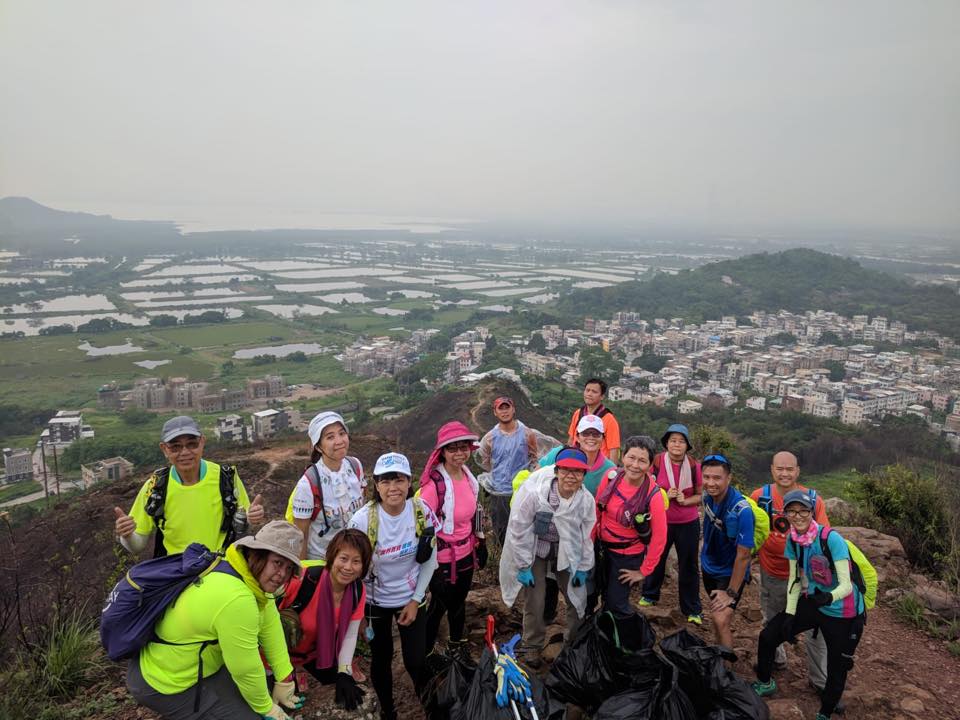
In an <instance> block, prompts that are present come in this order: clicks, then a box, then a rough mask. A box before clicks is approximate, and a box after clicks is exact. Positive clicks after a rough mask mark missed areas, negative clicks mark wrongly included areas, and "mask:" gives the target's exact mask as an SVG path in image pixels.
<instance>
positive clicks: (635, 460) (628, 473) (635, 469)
mask: <svg viewBox="0 0 960 720" xmlns="http://www.w3.org/2000/svg"><path fill="white" fill-rule="evenodd" d="M652 463H653V458H651V457H650V453H649V452H647V450H646V448H638V447H632V448H630V449H629V450H627V452H626V453H624V455H623V470H624V477H626V479H627V480H629V481H631V482H640V481H641V480H643V478H644V476H646V474H647V473H648V472H650V465H651V464H652Z"/></svg>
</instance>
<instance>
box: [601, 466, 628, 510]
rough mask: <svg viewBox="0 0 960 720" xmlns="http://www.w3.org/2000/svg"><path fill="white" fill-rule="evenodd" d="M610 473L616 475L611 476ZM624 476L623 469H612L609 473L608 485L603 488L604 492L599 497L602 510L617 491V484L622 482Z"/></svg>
mask: <svg viewBox="0 0 960 720" xmlns="http://www.w3.org/2000/svg"><path fill="white" fill-rule="evenodd" d="M610 473H614V476H613V477H612V478H611V477H610ZM622 477H623V470H610V471H609V472H608V473H607V486H606V487H605V488H604V489H603V494H602V495H600V496H599V497H598V498H597V505H599V506H600V509H601V510H602V509H603V508H604V507H605V506H606V504H607V503H608V502H610V498H612V497H613V494H614V493H615V492H616V491H617V486H618V485H619V484H620V479H621V478H622Z"/></svg>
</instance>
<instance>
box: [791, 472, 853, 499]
mask: <svg viewBox="0 0 960 720" xmlns="http://www.w3.org/2000/svg"><path fill="white" fill-rule="evenodd" d="M800 482H801V483H802V484H803V485H806V486H807V487H810V488H813V489H814V490H816V491H817V492H818V493H820V494H821V495H823V496H824V497H825V498H831V497H839V498H842V499H844V500H849V501H853V496H852V495H851V493H850V488H849V485H850V484H851V483H854V482H857V475H856V473H854V471H853V470H834V471H832V472H829V473H824V474H822V475H803V474H801V475H800Z"/></svg>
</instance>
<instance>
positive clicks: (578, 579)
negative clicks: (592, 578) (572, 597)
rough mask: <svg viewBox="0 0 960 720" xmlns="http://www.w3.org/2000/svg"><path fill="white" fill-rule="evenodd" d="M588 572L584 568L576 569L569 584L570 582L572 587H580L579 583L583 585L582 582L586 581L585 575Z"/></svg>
mask: <svg viewBox="0 0 960 720" xmlns="http://www.w3.org/2000/svg"><path fill="white" fill-rule="evenodd" d="M589 574H590V573H588V572H587V571H586V570H577V571H576V572H575V573H574V574H573V581H572V583H571V584H572V585H573V586H574V587H580V586H581V585H583V584H585V583H586V582H587V576H588V575H589Z"/></svg>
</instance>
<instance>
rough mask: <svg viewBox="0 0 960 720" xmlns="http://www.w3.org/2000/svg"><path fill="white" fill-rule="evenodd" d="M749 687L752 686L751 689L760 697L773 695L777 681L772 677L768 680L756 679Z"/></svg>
mask: <svg viewBox="0 0 960 720" xmlns="http://www.w3.org/2000/svg"><path fill="white" fill-rule="evenodd" d="M750 687H752V688H753V691H754V692H755V693H756V694H757V695H759V696H760V697H767V696H768V695H773V694H774V693H775V692H776V691H777V681H776V680H774V679H773V678H770V682H761V681H760V680H757V681H756V682H755V683H752V684H751V685H750Z"/></svg>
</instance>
